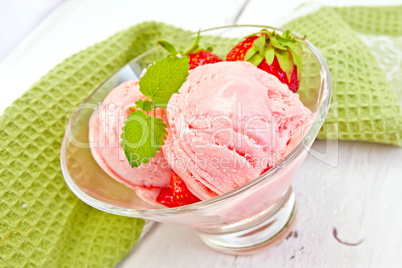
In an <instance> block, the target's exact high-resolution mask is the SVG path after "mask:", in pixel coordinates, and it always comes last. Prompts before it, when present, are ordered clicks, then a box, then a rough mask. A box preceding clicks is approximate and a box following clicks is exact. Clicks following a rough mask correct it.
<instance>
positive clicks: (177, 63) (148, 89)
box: [140, 56, 190, 107]
mask: <svg viewBox="0 0 402 268" xmlns="http://www.w3.org/2000/svg"><path fill="white" fill-rule="evenodd" d="M189 68H190V65H189V58H188V57H183V58H178V57H175V56H167V57H166V58H163V59H162V60H160V61H157V62H156V63H155V64H153V65H151V66H150V67H149V68H148V70H147V72H146V74H145V76H144V77H143V78H142V79H141V80H140V91H141V93H142V94H144V95H145V96H147V97H150V98H151V99H152V102H153V103H154V104H155V105H156V106H158V107H166V105H167V103H168V101H169V99H170V97H171V96H172V95H173V94H174V93H177V92H178V91H179V88H180V87H181V85H182V84H183V83H184V82H185V81H186V78H187V76H188V70H189Z"/></svg>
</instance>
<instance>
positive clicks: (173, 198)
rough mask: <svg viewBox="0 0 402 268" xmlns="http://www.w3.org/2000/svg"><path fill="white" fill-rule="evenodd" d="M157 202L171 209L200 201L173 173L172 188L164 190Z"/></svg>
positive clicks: (171, 178)
mask: <svg viewBox="0 0 402 268" xmlns="http://www.w3.org/2000/svg"><path fill="white" fill-rule="evenodd" d="M156 201H158V202H159V203H161V204H162V205H165V206H167V207H169V208H173V207H179V206H184V205H189V204H192V203H195V202H198V201H201V200H200V199H198V198H197V197H196V196H195V195H193V194H192V193H191V192H190V191H189V190H188V188H187V186H186V184H185V183H184V181H183V180H182V179H181V178H180V177H179V176H178V175H177V174H176V173H173V175H172V177H170V187H166V188H162V190H161V192H160V193H159V195H158V197H157V198H156Z"/></svg>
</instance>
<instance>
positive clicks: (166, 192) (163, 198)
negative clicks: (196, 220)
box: [156, 187, 180, 208]
mask: <svg viewBox="0 0 402 268" xmlns="http://www.w3.org/2000/svg"><path fill="white" fill-rule="evenodd" d="M156 201H158V202H159V203H161V204H162V205H165V206H167V207H169V208H174V207H179V206H180V204H179V202H177V199H176V197H174V196H173V192H172V188H170V187H166V188H162V190H161V192H160V193H159V195H158V197H157V198H156Z"/></svg>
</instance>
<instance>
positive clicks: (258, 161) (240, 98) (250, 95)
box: [163, 61, 311, 200]
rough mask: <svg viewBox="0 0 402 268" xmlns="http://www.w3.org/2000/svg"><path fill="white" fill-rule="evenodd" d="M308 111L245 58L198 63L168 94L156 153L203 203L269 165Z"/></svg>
mask: <svg viewBox="0 0 402 268" xmlns="http://www.w3.org/2000/svg"><path fill="white" fill-rule="evenodd" d="M310 114H311V111H310V110H308V109H307V108H306V107H305V106H304V105H303V104H302V102H301V101H300V100H299V95H298V94H296V93H293V92H291V91H290V90H289V88H288V86H287V85H285V84H282V83H281V82H280V81H279V80H278V79H277V78H276V77H275V76H273V75H271V74H268V73H267V72H264V71H262V70H260V69H258V68H257V67H255V66H254V65H252V64H251V63H249V62H241V61H237V62H221V63H215V64H210V65H204V66H200V67H197V68H195V69H194V70H191V71H190V74H189V76H188V77H187V81H186V82H185V83H184V84H183V85H182V87H181V88H180V90H179V93H178V94H174V95H173V96H172V97H171V98H170V101H169V104H168V107H167V115H166V119H167V123H168V138H167V140H166V141H165V145H164V146H163V153H164V154H165V156H166V157H167V158H168V161H169V164H170V165H171V168H172V169H173V170H174V171H175V172H176V173H177V174H178V175H179V176H180V178H181V179H182V180H183V181H184V182H185V183H186V185H187V187H188V189H189V190H190V191H191V192H192V193H193V194H194V195H195V196H197V197H198V198H200V199H201V200H205V199H208V198H211V197H214V196H217V195H219V194H223V193H226V192H228V191H230V190H233V189H235V188H237V187H239V186H241V185H243V184H245V183H247V182H249V181H251V180H253V179H254V178H256V177H257V176H259V175H260V174H262V173H264V172H265V171H266V170H268V169H269V168H270V167H272V166H274V165H276V164H277V163H278V162H279V161H280V160H281V159H283V157H284V156H285V155H286V154H287V153H288V152H289V151H290V149H291V148H290V146H289V144H294V143H295V141H294V140H292V139H300V136H299V135H296V133H297V132H298V131H299V129H300V126H301V125H302V124H303V121H304V120H305V119H306V118H307V116H308V115H310ZM296 137H297V138H296ZM296 143H297V142H296Z"/></svg>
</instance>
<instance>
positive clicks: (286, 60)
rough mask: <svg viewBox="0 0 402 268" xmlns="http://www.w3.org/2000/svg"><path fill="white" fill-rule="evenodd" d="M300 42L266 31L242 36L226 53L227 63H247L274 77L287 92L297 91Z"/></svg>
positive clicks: (299, 71)
mask: <svg viewBox="0 0 402 268" xmlns="http://www.w3.org/2000/svg"><path fill="white" fill-rule="evenodd" d="M300 42H301V40H299V39H296V38H295V37H293V36H292V35H291V34H290V31H285V32H284V33H283V34H282V35H280V34H278V33H276V32H275V31H272V32H270V31H268V30H266V29H263V30H261V32H259V33H256V34H254V35H252V36H248V37H246V38H245V39H244V40H243V41H241V42H240V43H239V44H237V45H236V46H235V47H234V48H232V50H230V52H229V53H228V55H227V57H226V60H227V61H238V60H240V61H243V60H246V61H250V62H251V63H252V64H254V65H255V66H257V67H258V68H260V69H261V70H264V71H266V72H268V73H270V74H272V75H275V76H276V77H277V78H278V79H279V80H280V81H281V82H282V83H284V84H287V85H288V86H289V89H290V90H291V91H293V92H296V91H297V90H298V89H299V85H300V79H301V71H302V53H303V51H302V47H301V45H300Z"/></svg>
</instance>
